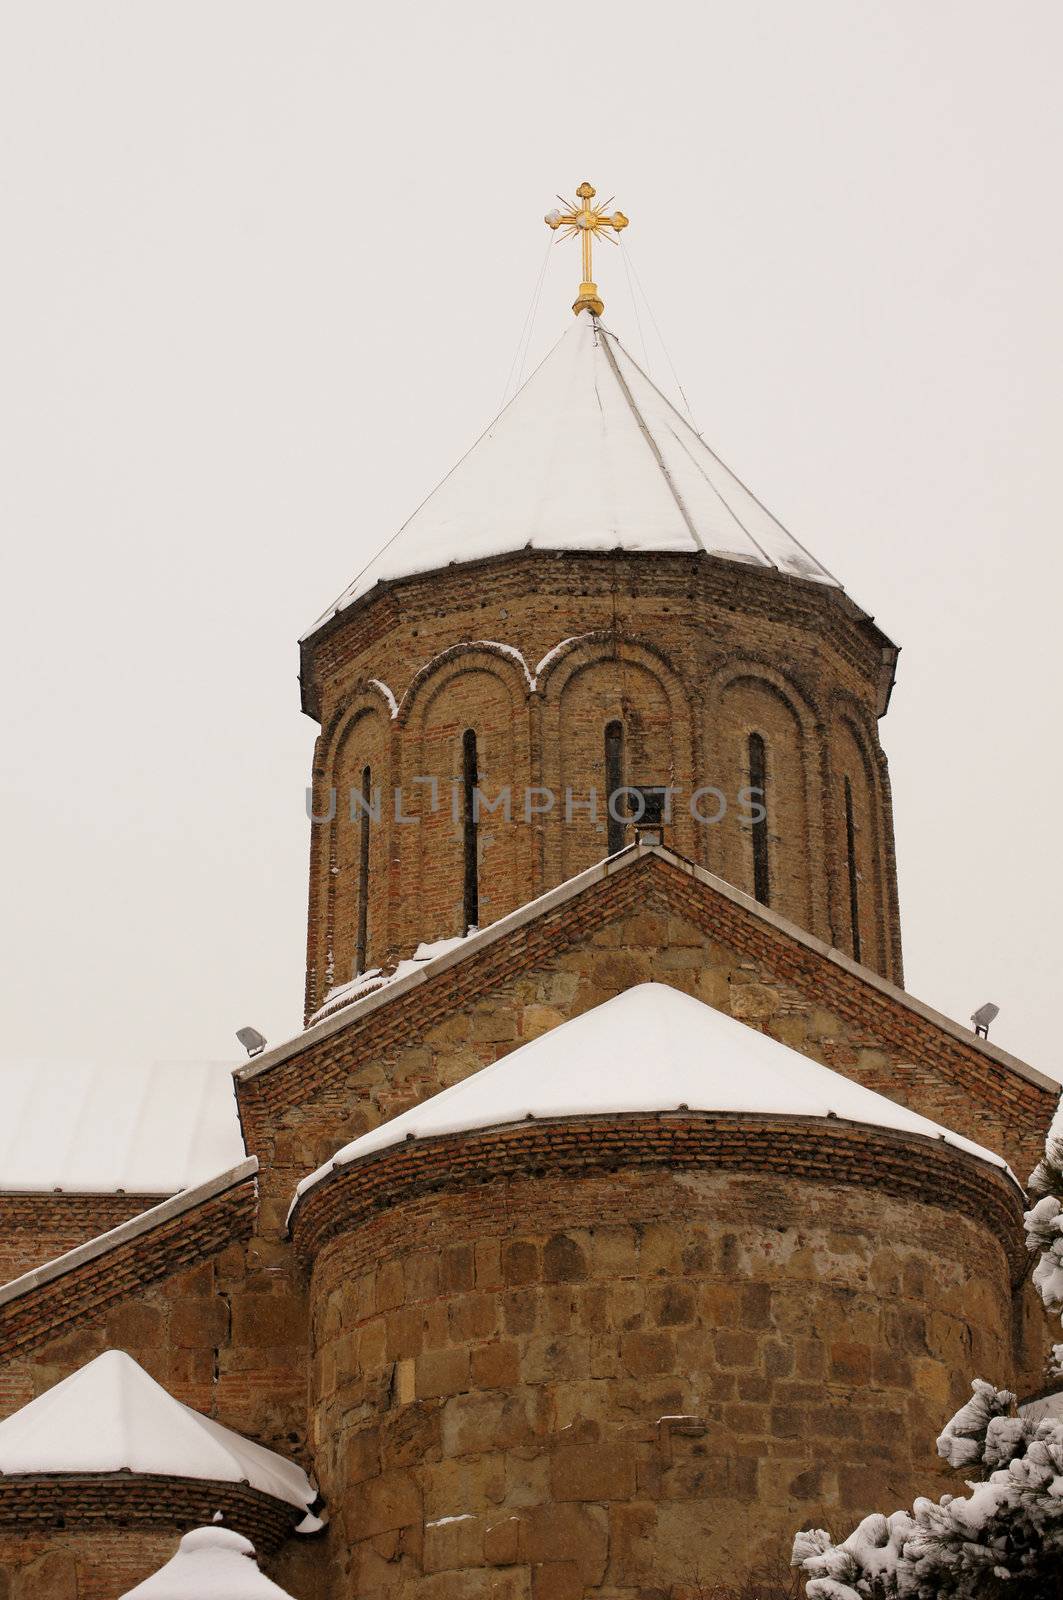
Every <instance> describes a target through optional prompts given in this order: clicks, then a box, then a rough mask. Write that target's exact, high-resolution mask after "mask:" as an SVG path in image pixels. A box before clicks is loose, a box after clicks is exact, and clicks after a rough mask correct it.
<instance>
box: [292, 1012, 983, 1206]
mask: <svg viewBox="0 0 1063 1600" xmlns="http://www.w3.org/2000/svg"><path fill="white" fill-rule="evenodd" d="M677 1109H687V1110H690V1111H727V1112H747V1113H752V1114H758V1113H759V1114H768V1115H773V1116H792V1117H838V1118H839V1119H841V1120H842V1121H844V1122H855V1123H863V1124H866V1125H870V1126H872V1127H878V1128H892V1129H896V1130H897V1131H898V1132H901V1133H915V1134H922V1135H923V1136H924V1137H926V1138H930V1139H944V1140H945V1141H946V1142H947V1143H948V1144H951V1145H954V1146H955V1147H956V1148H957V1149H958V1150H964V1151H966V1152H967V1153H968V1154H969V1155H973V1156H977V1157H978V1158H979V1159H980V1160H982V1161H986V1162H989V1163H991V1164H992V1165H993V1166H995V1167H1000V1168H1003V1169H1004V1171H1007V1170H1008V1168H1007V1164H1006V1162H1005V1161H1004V1160H1003V1159H1002V1157H1000V1156H998V1155H997V1154H995V1152H994V1151H992V1150H987V1149H985V1148H983V1146H982V1145H979V1144H974V1143H973V1142H972V1141H971V1140H970V1139H965V1138H963V1137H962V1136H961V1135H960V1134H958V1133H953V1132H952V1131H951V1130H950V1129H948V1128H944V1127H942V1126H941V1124H940V1123H937V1122H932V1121H931V1120H930V1119H929V1118H928V1117H922V1116H920V1115H919V1114H918V1112H915V1111H910V1110H909V1109H908V1108H907V1107H906V1106H902V1105H898V1104H897V1103H896V1101H894V1100H889V1099H887V1097H886V1096H885V1095H881V1094H876V1093H875V1091H874V1090H872V1089H866V1088H864V1086H863V1085H862V1084H859V1083H855V1082H854V1081H853V1080H852V1079H851V1078H846V1077H843V1076H842V1074H841V1073H839V1072H834V1071H832V1070H831V1068H830V1067H825V1066H822V1065H821V1064H820V1063H819V1062H818V1061H812V1060H810V1059H809V1057H808V1056H804V1055H801V1053H800V1052H799V1051H797V1050H794V1049H791V1047H790V1046H789V1045H785V1044H782V1043H780V1041H779V1040H778V1039H773V1038H771V1037H770V1035H768V1034H765V1033H760V1032H759V1031H758V1030H757V1029H755V1028H751V1027H749V1026H748V1025H747V1024H746V1023H743V1022H738V1021H736V1020H735V1018H734V1017H729V1016H727V1015H726V1013H725V1012H722V1011H717V1010H716V1009H715V1007H713V1006H709V1005H706V1004H705V1002H704V1001H702V1000H696V999H694V998H693V997H692V996H691V995H687V994H683V993H681V992H680V991H679V990H678V989H673V988H671V987H670V986H669V985H668V984H662V983H641V984H637V985H635V987H634V988H631V989H627V990H625V991H624V993H623V994H619V995H616V996H615V997H614V998H613V999H612V1000H607V1001H606V1002H605V1003H604V1004H603V1005H600V1006H595V1007H594V1008H593V1009H592V1010H590V1011H585V1012H584V1013H583V1014H582V1016H579V1017H574V1018H573V1019H572V1020H571V1021H570V1022H565V1023H562V1024H561V1025H560V1027H557V1028H554V1029H552V1030H551V1031H550V1032H549V1033H544V1034H542V1035H541V1036H540V1037H539V1038H538V1039H533V1040H532V1041H531V1042H530V1043H529V1044H526V1045H522V1046H521V1047H520V1049H518V1050H514V1051H512V1052H511V1053H510V1054H509V1055H507V1056H503V1057H502V1059H501V1060H500V1061H496V1062H494V1063H493V1064H492V1065H491V1066H489V1067H484V1068H482V1069H481V1071H479V1072H475V1073H473V1074H472V1075H471V1076H470V1077H468V1078H465V1079H463V1080H462V1082H461V1083H456V1084H454V1085H453V1086H452V1087H451V1088H449V1089H444V1090H443V1091H442V1093H440V1094H436V1095H433V1096H432V1097H431V1099H429V1100H425V1101H424V1102H423V1103H422V1104H421V1105H419V1106H414V1107H413V1109H412V1110H410V1111H404V1112H403V1113H402V1115H401V1116H398V1117H393V1118H392V1119H391V1121H390V1122H385V1123H383V1124H382V1125H381V1126H380V1127H379V1128H374V1129H373V1130H372V1132H370V1133H366V1134H363V1135H362V1136H361V1137H360V1138H358V1139H355V1140H354V1142H353V1143H352V1144H349V1145H346V1146H345V1147H344V1149H342V1150H340V1151H339V1153H338V1154H337V1155H335V1156H334V1157H333V1158H332V1160H331V1161H328V1162H326V1163H325V1165H324V1166H321V1167H319V1168H318V1169H317V1171H316V1172H313V1173H311V1174H310V1175H309V1177H306V1178H304V1179H303V1181H302V1182H301V1183H300V1185H299V1187H298V1189H297V1191H296V1196H297V1197H298V1196H299V1195H301V1194H304V1193H305V1192H306V1191H307V1190H308V1189H310V1188H312V1187H313V1186H314V1185H315V1184H316V1183H319V1182H320V1181H321V1179H322V1178H324V1177H326V1176H327V1175H328V1173H329V1172H331V1171H332V1170H333V1168H335V1167H339V1166H345V1165H347V1164H348V1163H349V1162H352V1161H358V1160H360V1159H361V1158H362V1157H364V1156H368V1155H371V1154H373V1152H374V1151H377V1150H384V1149H387V1148H388V1147H390V1146H392V1145H396V1144H401V1143H402V1141H403V1140H404V1139H408V1138H411V1137H412V1138H415V1139H431V1138H436V1137H438V1136H439V1135H441V1134H447V1133H461V1132H466V1131H468V1130H471V1129H474V1128H491V1127H496V1126H500V1125H502V1124H504V1123H511V1122H520V1121H523V1120H524V1119H525V1118H527V1117H529V1116H531V1117H536V1118H552V1117H585V1116H594V1115H599V1116H602V1115H608V1114H609V1113H611V1112H639V1111H644V1112H647V1111H648V1112H652V1111H675V1110H677Z"/></svg>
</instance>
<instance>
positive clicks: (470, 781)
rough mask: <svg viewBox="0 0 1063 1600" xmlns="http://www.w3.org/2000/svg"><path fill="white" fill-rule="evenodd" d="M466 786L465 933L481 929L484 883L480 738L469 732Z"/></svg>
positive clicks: (464, 757) (463, 748)
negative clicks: (479, 834)
mask: <svg viewBox="0 0 1063 1600" xmlns="http://www.w3.org/2000/svg"><path fill="white" fill-rule="evenodd" d="M461 764H462V783H463V785H464V791H465V793H464V809H463V816H464V822H465V890H464V907H465V913H464V914H465V930H464V931H465V932H466V933H468V931H469V929H470V928H477V927H479V925H480V883H479V868H478V864H477V860H476V823H477V819H476V785H477V782H478V774H477V762H476V735H475V733H474V732H473V731H472V729H471V728H466V730H465V732H464V734H463V735H462V740H461Z"/></svg>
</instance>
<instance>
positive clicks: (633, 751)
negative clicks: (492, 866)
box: [537, 630, 697, 888]
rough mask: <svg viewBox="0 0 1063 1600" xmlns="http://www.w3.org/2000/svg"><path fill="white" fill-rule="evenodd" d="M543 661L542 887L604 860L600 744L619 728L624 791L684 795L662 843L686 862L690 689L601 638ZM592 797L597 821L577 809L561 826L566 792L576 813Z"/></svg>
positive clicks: (620, 638) (661, 658)
mask: <svg viewBox="0 0 1063 1600" xmlns="http://www.w3.org/2000/svg"><path fill="white" fill-rule="evenodd" d="M543 660H544V662H545V666H544V665H543V664H542V663H541V664H540V669H541V670H540V673H539V678H538V684H537V689H538V695H537V699H538V701H539V705H538V714H539V729H538V735H539V737H538V743H539V748H540V750H541V765H540V771H541V775H542V776H541V782H542V784H543V787H544V788H545V789H547V790H548V791H549V792H550V793H551V794H553V795H554V796H555V797H556V804H555V807H554V810H553V811H552V812H551V813H550V814H549V816H547V817H545V818H544V819H543V820H544V825H543V828H542V830H541V835H540V841H539V842H540V847H541V850H542V857H541V859H542V877H541V880H540V881H541V886H542V887H543V888H547V887H550V886H551V885H553V884H555V883H560V882H562V881H563V880H564V879H566V878H569V877H571V876H573V874H574V873H575V872H578V871H580V870H582V868H583V867H585V866H589V865H591V864H592V862H593V861H594V860H595V859H598V858H599V857H600V856H603V855H604V854H605V853H606V848H607V845H606V835H605V820H604V749H603V741H604V733H605V727H606V724H607V723H608V722H610V721H612V720H616V719H618V720H621V721H622V722H623V723H624V725H625V731H626V734H627V740H628V745H629V750H628V754H627V757H626V763H627V767H628V770H627V771H626V773H625V781H626V782H636V783H638V782H642V783H647V782H649V783H665V784H670V785H676V786H681V787H682V790H683V795H682V796H681V797H680V798H679V799H678V801H677V802H676V805H675V810H674V820H673V822H672V823H671V824H670V825H669V838H670V839H671V841H672V842H673V843H674V844H675V846H676V848H677V849H679V850H681V851H683V853H684V854H690V853H692V852H693V850H694V848H695V839H694V834H695V829H694V824H693V822H692V821H691V818H690V814H689V811H688V809H687V805H686V802H687V800H688V798H689V795H690V792H691V789H692V788H693V786H694V774H695V771H696V753H697V719H696V717H695V715H694V710H693V707H692V704H691V694H690V691H689V689H688V686H687V685H686V683H685V682H684V681H683V678H682V677H681V676H680V674H679V672H678V671H677V670H676V668H675V667H674V666H673V665H672V663H671V661H670V660H669V658H668V656H667V655H666V654H665V653H664V652H663V651H662V650H660V649H659V648H658V647H657V646H656V645H654V644H652V643H651V642H650V641H649V640H647V639H643V638H639V637H633V636H630V635H624V634H617V633H614V632H613V631H612V630H608V631H606V630H601V631H598V632H594V633H588V634H584V635H582V636H580V637H578V638H573V639H571V640H566V641H564V643H563V645H562V646H560V647H555V649H554V650H553V651H551V652H549V653H548V655H547V656H546V657H544V658H543ZM581 702H582V703H581ZM592 788H593V789H594V790H595V791H596V792H597V794H598V797H599V798H598V806H599V818H598V821H597V822H596V823H595V822H594V821H593V820H592V819H591V818H590V817H589V816H587V815H586V814H585V813H582V812H579V811H578V809H577V808H576V807H574V808H573V816H572V819H571V820H566V817H565V809H564V808H565V795H566V792H567V791H568V790H571V791H572V792H573V797H574V799H575V800H576V801H577V806H578V800H579V799H581V798H584V797H585V796H586V795H587V794H588V793H589V791H590V790H591V789H592Z"/></svg>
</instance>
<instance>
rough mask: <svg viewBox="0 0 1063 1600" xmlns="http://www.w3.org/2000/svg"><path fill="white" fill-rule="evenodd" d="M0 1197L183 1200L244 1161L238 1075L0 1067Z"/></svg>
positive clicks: (192, 1069) (59, 1064) (200, 1064)
mask: <svg viewBox="0 0 1063 1600" xmlns="http://www.w3.org/2000/svg"><path fill="white" fill-rule="evenodd" d="M0 1103H2V1104H3V1107H4V1115H3V1118H2V1119H0V1191H2V1190H8V1191H12V1190H14V1191H24V1192H25V1191H28V1192H48V1191H50V1190H54V1189H62V1190H65V1191H66V1192H68V1193H73V1194H113V1193H116V1192H118V1191H120V1190H122V1191H124V1192H125V1193H127V1194H159V1195H169V1194H176V1193H177V1192H178V1190H180V1189H190V1188H194V1187H195V1185H196V1184H199V1183H203V1182H205V1181H206V1179H208V1178H212V1177H214V1175H215V1174H216V1173H219V1172H224V1171H225V1170H226V1169H227V1168H229V1167H233V1166H236V1164H237V1163H238V1162H239V1161H241V1160H242V1159H243V1157H244V1141H243V1136H242V1134H241V1132H240V1119H239V1116H238V1114H237V1109H236V1096H235V1093H234V1089H233V1080H232V1068H231V1065H226V1064H224V1063H222V1062H216V1061H194V1062H166V1063H159V1064H157V1065H154V1066H150V1067H149V1066H145V1067H142V1068H130V1067H129V1066H123V1065H117V1064H115V1063H99V1062H91V1061H4V1062H0Z"/></svg>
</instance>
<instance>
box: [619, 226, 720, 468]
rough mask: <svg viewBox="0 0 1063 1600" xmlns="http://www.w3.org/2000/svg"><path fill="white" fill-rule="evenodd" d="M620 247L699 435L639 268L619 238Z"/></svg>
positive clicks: (697, 432) (696, 431) (696, 430)
mask: <svg viewBox="0 0 1063 1600" xmlns="http://www.w3.org/2000/svg"><path fill="white" fill-rule="evenodd" d="M620 249H621V250H622V251H623V254H624V259H625V260H628V261H630V262H631V270H632V272H633V273H634V274H635V282H636V283H637V284H638V286H639V290H640V292H641V294H642V298H643V300H644V301H645V303H646V310H647V311H648V312H649V314H650V321H651V322H652V323H653V328H654V332H655V333H656V335H657V338H658V339H659V340H660V344H661V349H662V350H663V351H664V357H665V360H666V361H667V362H668V365H669V367H670V368H671V369H672V377H673V378H674V379H675V386H676V388H677V389H678V390H679V393H680V394H681V395H682V397H683V404H684V406H685V407H686V413H687V416H688V417H689V418H690V424H691V427H692V428H693V429H694V432H695V433H696V434H698V435H699V437H700V433H701V430H700V428H699V427H698V425H697V423H696V422H695V420H694V413H693V411H691V409H690V401H689V400H688V399H687V397H686V392H685V391H684V389H683V385H682V384H681V383H680V381H679V374H678V372H677V371H676V370H675V362H674V361H673V360H672V357H671V355H670V354H669V351H668V346H667V345H666V344H665V342H664V335H663V334H662V332H661V330H660V328H659V327H658V326H657V318H656V317H655V316H654V314H653V307H652V306H651V305H650V298H649V295H648V294H647V293H646V291H645V289H644V288H643V287H642V279H641V278H640V277H639V269H638V267H636V265H635V262H634V258H633V257H632V256H631V253H630V251H629V250H628V248H627V246H626V245H625V243H624V241H623V239H621V240H620Z"/></svg>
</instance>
